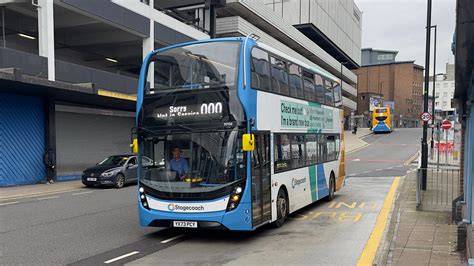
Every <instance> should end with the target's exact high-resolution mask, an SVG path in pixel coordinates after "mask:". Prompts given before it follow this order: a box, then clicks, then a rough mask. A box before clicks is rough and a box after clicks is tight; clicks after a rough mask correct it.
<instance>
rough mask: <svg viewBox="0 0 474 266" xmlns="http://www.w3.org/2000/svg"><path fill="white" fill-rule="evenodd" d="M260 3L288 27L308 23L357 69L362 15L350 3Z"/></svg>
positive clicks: (324, 0)
mask: <svg viewBox="0 0 474 266" xmlns="http://www.w3.org/2000/svg"><path fill="white" fill-rule="evenodd" d="M282 2H283V4H282ZM264 3H265V4H266V5H267V6H268V7H270V8H271V9H272V10H273V11H274V12H275V13H277V14H278V15H279V16H282V17H283V18H284V19H285V20H287V21H288V22H289V23H290V24H292V25H296V24H306V23H312V24H313V25H314V26H316V27H317V28H318V29H319V30H320V31H321V32H323V33H324V35H326V36H327V37H328V38H329V39H331V41H332V42H334V43H335V44H336V45H337V46H338V47H339V48H341V49H342V50H343V51H344V52H345V53H346V54H347V55H348V56H349V57H351V58H352V59H353V60H354V61H355V62H357V63H358V64H359V65H360V63H361V54H360V50H361V41H362V27H361V25H362V12H361V11H360V10H359V8H358V7H357V5H356V4H355V3H354V1H353V0H331V1H328V0H287V1H280V0H264Z"/></svg>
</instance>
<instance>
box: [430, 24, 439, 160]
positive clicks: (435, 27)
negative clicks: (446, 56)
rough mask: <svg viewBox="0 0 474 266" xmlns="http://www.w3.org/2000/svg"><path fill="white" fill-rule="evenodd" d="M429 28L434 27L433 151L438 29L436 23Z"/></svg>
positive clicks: (432, 145) (432, 141) (432, 143)
mask: <svg viewBox="0 0 474 266" xmlns="http://www.w3.org/2000/svg"><path fill="white" fill-rule="evenodd" d="M431 28H434V55H433V94H432V97H433V99H432V100H431V111H432V114H431V115H432V116H433V117H432V118H431V126H432V128H431V150H432V151H431V152H433V148H434V130H435V126H434V125H435V117H436V116H435V95H436V94H435V91H436V85H435V84H436V42H437V40H436V35H437V33H436V32H437V30H438V25H433V26H431V27H430V29H431Z"/></svg>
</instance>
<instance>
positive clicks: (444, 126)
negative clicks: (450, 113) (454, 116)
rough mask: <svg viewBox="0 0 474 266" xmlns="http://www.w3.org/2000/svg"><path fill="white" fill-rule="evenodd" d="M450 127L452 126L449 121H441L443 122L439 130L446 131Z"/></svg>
mask: <svg viewBox="0 0 474 266" xmlns="http://www.w3.org/2000/svg"><path fill="white" fill-rule="evenodd" d="M452 126H453V125H452V124H451V122H450V121H449V120H443V122H442V123H441V128H442V129H444V130H448V129H450V128H451V127H452Z"/></svg>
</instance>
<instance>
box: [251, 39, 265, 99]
mask: <svg viewBox="0 0 474 266" xmlns="http://www.w3.org/2000/svg"><path fill="white" fill-rule="evenodd" d="M251 67H252V77H251V84H252V87H253V88H255V89H260V90H264V91H270V64H269V63H268V53H267V52H265V51H263V50H261V49H258V48H254V49H253V50H252V65H251Z"/></svg>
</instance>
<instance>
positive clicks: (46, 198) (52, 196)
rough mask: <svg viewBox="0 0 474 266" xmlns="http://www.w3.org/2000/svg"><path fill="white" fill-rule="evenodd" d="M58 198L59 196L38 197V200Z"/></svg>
mask: <svg viewBox="0 0 474 266" xmlns="http://www.w3.org/2000/svg"><path fill="white" fill-rule="evenodd" d="M56 198H59V196H51V197H44V198H37V200H47V199H56Z"/></svg>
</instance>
